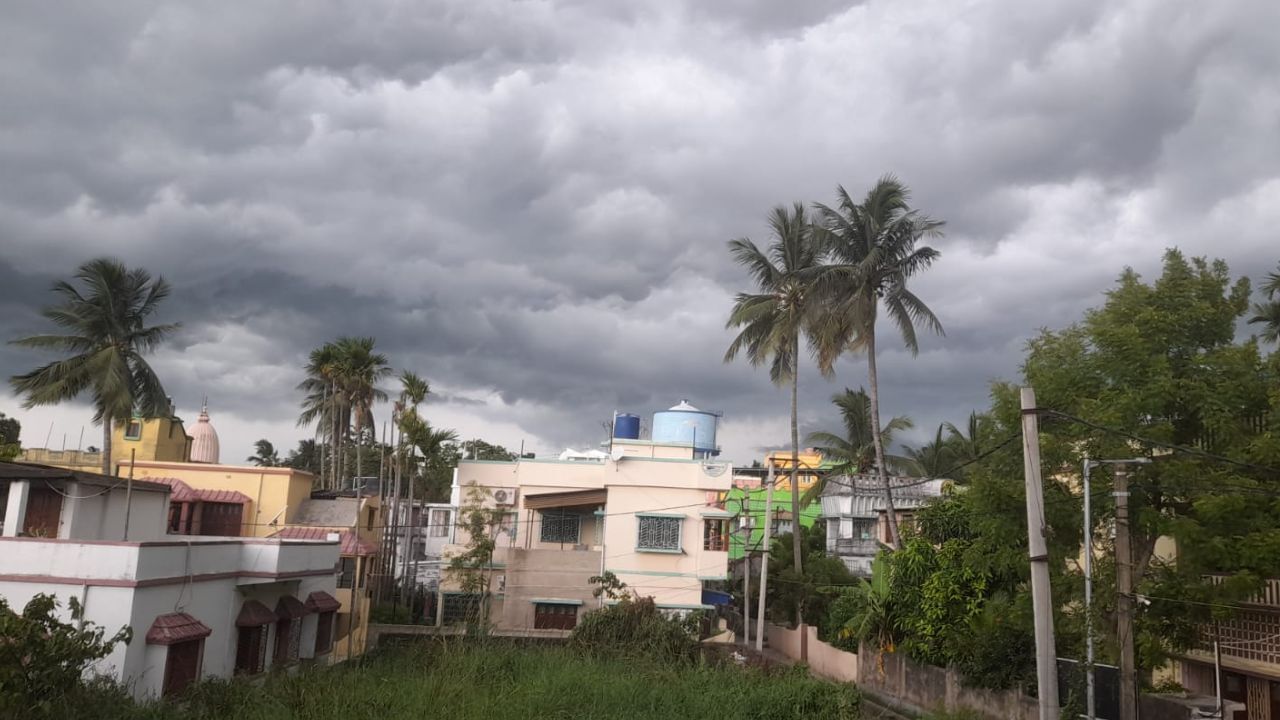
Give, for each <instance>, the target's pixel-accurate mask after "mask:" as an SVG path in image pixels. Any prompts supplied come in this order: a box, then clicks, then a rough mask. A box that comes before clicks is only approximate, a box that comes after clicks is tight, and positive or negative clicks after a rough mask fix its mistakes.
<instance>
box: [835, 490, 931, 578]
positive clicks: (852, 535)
mask: <svg viewBox="0 0 1280 720" xmlns="http://www.w3.org/2000/svg"><path fill="white" fill-rule="evenodd" d="M943 482H945V481H943V480H920V479H919V478H906V477H893V478H889V483H890V486H891V487H892V488H893V507H894V511H895V512H894V514H895V515H896V516H897V519H898V526H899V527H905V526H908V525H910V524H911V522H912V521H913V520H914V517H915V511H916V510H917V509H918V508H920V507H921V506H922V505H924V504H925V503H926V502H928V501H929V500H930V499H932V498H936V497H939V496H940V495H941V494H942V483H943ZM822 520H823V521H825V522H826V523H827V554H828V555H834V556H836V557H838V558H840V560H841V561H843V562H844V564H845V566H846V567H848V568H849V570H851V571H853V572H854V573H856V574H858V575H870V574H871V561H872V560H874V559H875V557H876V553H878V552H880V548H881V547H882V546H883V544H885V543H887V542H889V527H888V513H887V505H886V504H885V501H884V487H883V486H882V485H881V483H880V479H879V478H877V477H875V476H872V475H842V476H839V477H830V478H827V481H826V486H825V487H824V488H823V489H822Z"/></svg>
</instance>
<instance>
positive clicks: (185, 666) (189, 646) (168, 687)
mask: <svg viewBox="0 0 1280 720" xmlns="http://www.w3.org/2000/svg"><path fill="white" fill-rule="evenodd" d="M202 655H204V640H188V641H186V642H180V643H174V644H173V645H170V646H169V657H168V658H167V659H166V660H165V664H164V688H163V689H162V690H161V692H163V693H164V694H165V695H166V696H169V695H176V694H178V693H180V692H182V691H183V690H185V689H186V688H187V687H188V686H189V685H191V683H193V682H195V681H196V679H198V678H199V677H200V658H201V656H202Z"/></svg>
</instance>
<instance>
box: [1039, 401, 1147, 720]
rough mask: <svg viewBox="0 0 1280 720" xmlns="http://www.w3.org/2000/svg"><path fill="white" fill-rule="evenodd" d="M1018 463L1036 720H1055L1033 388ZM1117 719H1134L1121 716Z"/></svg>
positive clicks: (1054, 664)
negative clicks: (1022, 478) (1031, 622)
mask: <svg viewBox="0 0 1280 720" xmlns="http://www.w3.org/2000/svg"><path fill="white" fill-rule="evenodd" d="M1022 462H1023V468H1024V471H1025V474H1026V495H1027V550H1028V554H1029V555H1030V556H1031V602H1032V606H1033V609H1034V612H1035V634H1036V689H1037V690H1038V695H1039V698H1038V700H1039V703H1040V720H1058V716H1059V709H1058V665H1057V662H1058V661H1057V654H1056V652H1055V650H1054V642H1053V596H1052V594H1051V593H1050V591H1049V550H1048V547H1047V546H1046V543H1045V538H1044V531H1045V528H1044V486H1043V484H1042V481H1041V478H1040V416H1039V414H1038V410H1037V408H1036V391H1035V390H1034V389H1032V388H1029V387H1024V388H1022ZM1121 720H1135V719H1134V718H1123V717H1122V718H1121Z"/></svg>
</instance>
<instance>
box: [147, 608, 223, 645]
mask: <svg viewBox="0 0 1280 720" xmlns="http://www.w3.org/2000/svg"><path fill="white" fill-rule="evenodd" d="M212 634H213V630H210V629H209V626H208V625H205V624H204V623H202V622H200V621H199V620H197V619H195V618H193V617H191V616H190V615H188V614H186V613H169V614H167V615H160V616H158V617H156V619H155V622H153V623H151V628H150V629H149V630H147V644H148V645H176V644H177V643H180V642H187V641H188V640H199V639H200V638H207V637H209V636H210V635H212Z"/></svg>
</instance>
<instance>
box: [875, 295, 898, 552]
mask: <svg viewBox="0 0 1280 720" xmlns="http://www.w3.org/2000/svg"><path fill="white" fill-rule="evenodd" d="M872 323H873V324H872V327H871V329H870V330H868V331H867V335H866V337H867V384H868V385H869V386H870V387H869V389H868V391H867V395H868V397H869V398H870V399H871V440H872V443H873V444H874V445H875V448H876V475H878V476H879V477H880V487H882V488H884V506H885V517H887V518H888V521H889V544H890V545H891V546H893V548H894V549H895V550H897V549H898V548H900V547H902V542H901V539H900V538H899V536H898V514H897V512H896V511H895V510H894V509H893V488H892V487H891V486H890V485H889V473H888V469H887V468H886V467H885V462H884V439H883V438H881V437H880V386H879V379H878V377H877V375H876V331H875V326H874V323H875V321H874V320H872Z"/></svg>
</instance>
